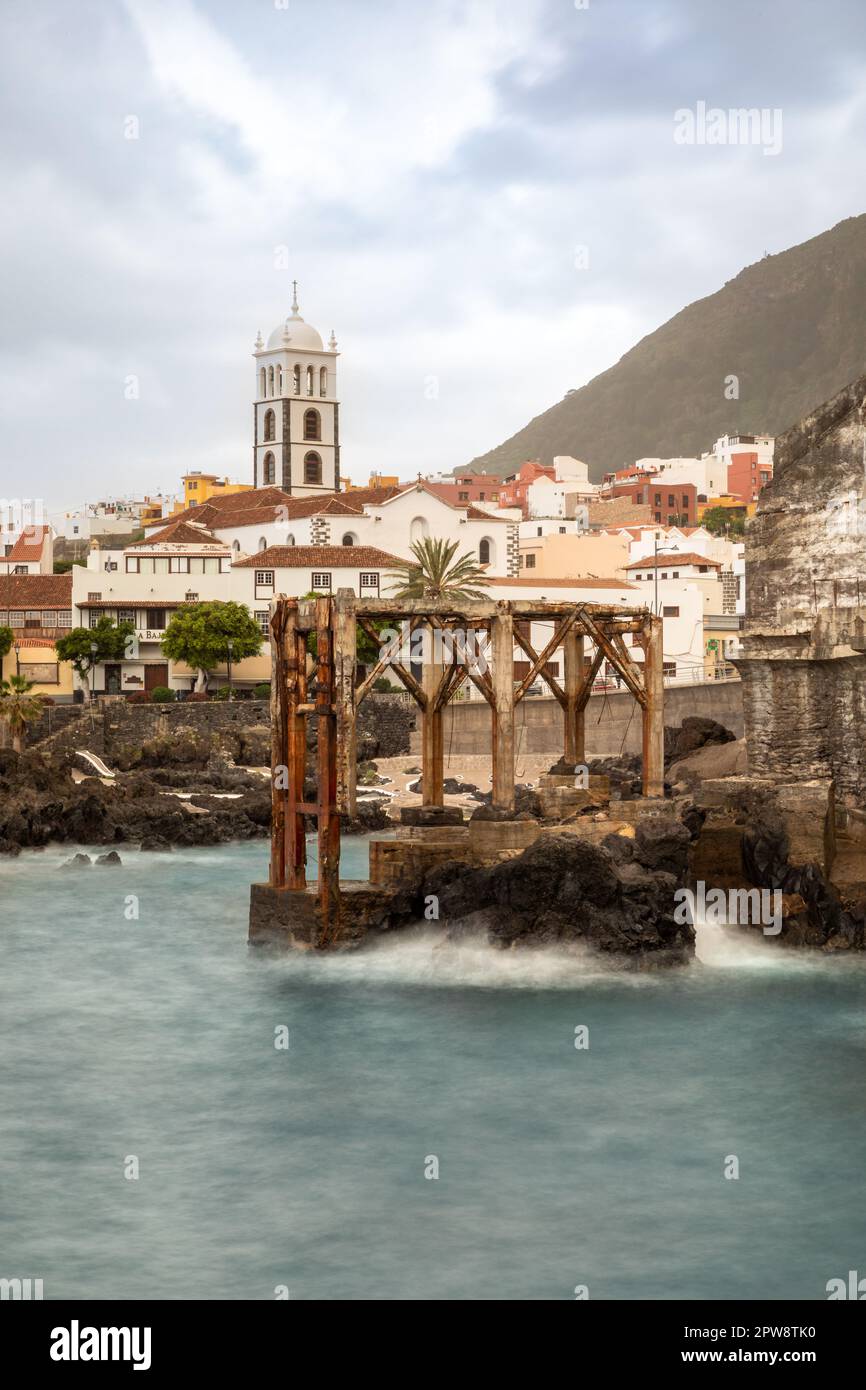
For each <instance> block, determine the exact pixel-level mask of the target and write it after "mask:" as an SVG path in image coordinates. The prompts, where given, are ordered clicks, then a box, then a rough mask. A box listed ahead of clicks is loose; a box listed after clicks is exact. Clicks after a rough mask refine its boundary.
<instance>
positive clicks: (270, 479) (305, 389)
mask: <svg viewBox="0 0 866 1390" xmlns="http://www.w3.org/2000/svg"><path fill="white" fill-rule="evenodd" d="M294 291H295V293H294V298H293V300H292V312H291V314H290V315H289V317H288V318H287V319H285V320H284V322H283V323H280V324H278V325H277V327H276V328H275V329H274V330H273V332H272V333H271V334H270V336H269V337H268V340H267V342H265V341H264V339H263V338H262V335H261V333H259V335H258V337H257V338H256V342H255V348H254V351H253V356H254V358H255V362H256V370H255V387H254V405H253V428H254V435H253V485H254V486H255V487H257V488H270V487H280V488H282V489H283V491H284V492H286V493H288V494H289V495H290V496H293V497H309V496H311V495H315V494H317V493H322V492H337V491H339V487H340V404H339V400H338V396H337V357H338V355H339V354H338V352H337V340H336V338H335V337H334V333H333V330H332V332H331V337H330V339H329V341H328V346H327V347H325V345H324V343H323V342H322V338H321V335H320V334H319V333H318V332H317V330H316V329H315V328H313V327H312V325H311V324H308V323H305V322H304V320H303V319H302V317H301V315H300V312H299V308H298V286H297V281H295V283H294Z"/></svg>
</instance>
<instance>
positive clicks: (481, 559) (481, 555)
mask: <svg viewBox="0 0 866 1390" xmlns="http://www.w3.org/2000/svg"><path fill="white" fill-rule="evenodd" d="M478 563H479V564H481V565H489V564H490V541H489V540H488V538H487V536H485V537H484V539H483V540H482V541H479V542H478Z"/></svg>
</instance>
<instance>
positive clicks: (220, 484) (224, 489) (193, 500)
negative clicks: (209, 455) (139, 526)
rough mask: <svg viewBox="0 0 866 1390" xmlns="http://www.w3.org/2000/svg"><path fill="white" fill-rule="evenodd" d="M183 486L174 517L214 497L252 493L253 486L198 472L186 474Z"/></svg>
mask: <svg viewBox="0 0 866 1390" xmlns="http://www.w3.org/2000/svg"><path fill="white" fill-rule="evenodd" d="M181 484H182V486H183V500H182V501H181V500H180V499H178V501H176V502H175V504H174V506H173V507H172V509H171V513H170V515H172V516H176V515H177V514H178V513H179V512H183V511H186V510H187V508H189V507H199V506H201V504H202V502H209V501H210V499H211V498H212V497H232V496H234V495H235V494H237V493H239V492H251V491H252V486H253V485H252V483H232V482H229V480H228V478H220V477H219V475H218V474H217V473H202V472H200V471H198V470H193V471H192V472H191V473H184V475H183V477H182V478H181ZM159 515H160V514H157V516H155V517H147V521H152V520H159Z"/></svg>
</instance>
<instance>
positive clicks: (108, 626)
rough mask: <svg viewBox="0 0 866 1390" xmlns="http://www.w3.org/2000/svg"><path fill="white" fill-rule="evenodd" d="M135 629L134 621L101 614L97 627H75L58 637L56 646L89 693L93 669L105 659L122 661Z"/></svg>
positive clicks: (62, 659) (61, 658) (60, 655)
mask: <svg viewBox="0 0 866 1390" xmlns="http://www.w3.org/2000/svg"><path fill="white" fill-rule="evenodd" d="M134 632H135V627H134V625H133V624H132V623H115V622H114V621H113V620H112V619H111V618H108V617H102V618H100V619H99V621H98V623H97V624H96V627H74V628H72V630H71V631H70V632H67V633H65V634H64V635H63V636H62V637H58V639H57V641H56V642H55V643H54V645H55V647H56V649H57V655H58V657H59V658H60V660H61V661H71V662H72V667H73V670H74V671H75V672H76V673H77V675H78V677H79V679H80V680H81V682H82V684H83V685H84V689H85V692H86V694H87V695H88V696H89V695H90V677H91V674H92V672H93V668H94V667H95V666H98V665H99V664H100V662H102V661H122V660H123V658H124V655H125V653H126V646H127V643H128V641H129V639H130V637H131V636H132V634H133V633H134ZM94 648H95V650H94Z"/></svg>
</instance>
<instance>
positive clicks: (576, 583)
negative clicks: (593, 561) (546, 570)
mask: <svg viewBox="0 0 866 1390" xmlns="http://www.w3.org/2000/svg"><path fill="white" fill-rule="evenodd" d="M490 583H491V585H497V584H502V585H505V584H512V585H516V586H517V587H518V588H525V589H634V590H638V589H640V588H641V587H642V586H641V585H640V584H628V583H625V582H623V580H621V579H543V578H541V576H539V578H538V579H491V580H490Z"/></svg>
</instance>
